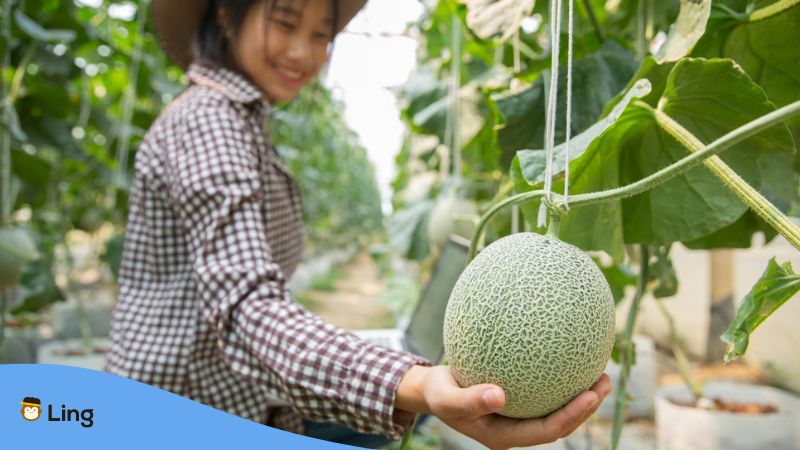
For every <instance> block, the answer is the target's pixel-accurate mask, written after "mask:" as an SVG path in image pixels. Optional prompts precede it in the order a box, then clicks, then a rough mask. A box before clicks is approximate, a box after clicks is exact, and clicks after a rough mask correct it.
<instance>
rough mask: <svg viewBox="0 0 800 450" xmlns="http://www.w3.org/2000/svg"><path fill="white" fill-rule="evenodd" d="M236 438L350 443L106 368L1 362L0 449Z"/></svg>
mask: <svg viewBox="0 0 800 450" xmlns="http://www.w3.org/2000/svg"><path fill="white" fill-rule="evenodd" d="M26 397H32V398H35V399H37V400H39V401H40V403H41V407H42V408H41V410H42V415H41V416H40V417H39V418H38V419H37V420H35V421H27V420H25V419H24V418H23V415H22V413H21V411H22V408H23V405H21V404H20V403H21V402H23V400H25V398H26ZM26 402H27V400H26ZM88 409H91V410H92V411H91V412H86V410H88ZM51 419H57V420H51ZM62 419H65V420H62ZM87 425H90V426H87ZM237 444H241V445H247V447H246V448H248V449H280V450H284V449H287V450H292V449H303V450H307V449H311V450H317V449H326V450H327V449H331V450H338V449H354V448H356V447H351V446H349V445H342V444H334V443H331V442H327V441H322V440H318V439H313V438H309V437H306V436H300V435H296V434H293V433H288V432H285V431H282V430H278V429H275V428H270V427H267V426H264V425H261V424H258V423H255V422H251V421H249V420H245V419H242V418H241V417H237V416H234V415H232V414H228V413H225V412H223V411H220V410H217V409H214V408H211V407H208V406H205V405H203V404H201V403H197V402H194V401H191V400H189V399H186V398H184V397H181V396H178V395H175V394H172V393H170V392H167V391H164V390H161V389H158V388H155V387H153V386H149V385H147V384H144V383H140V382H137V381H133V380H130V379H127V378H123V377H119V376H117V375H112V374H109V373H105V372H99V371H95V370H89V369H82V368H78V367H67V366H55V365H46V364H8V365H0V447H2V448H17V446H23V445H24V446H25V447H26V448H27V447H32V448H58V449H73V448H74V449H95V448H97V449H104V450H105V449H109V448H113V449H126V448H135V449H148V450H149V449H162V448H170V449H184V448H191V449H199V448H214V449H216V450H219V449H223V448H237V447H236V446H237ZM241 448H245V447H241Z"/></svg>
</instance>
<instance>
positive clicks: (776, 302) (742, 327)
mask: <svg viewBox="0 0 800 450" xmlns="http://www.w3.org/2000/svg"><path fill="white" fill-rule="evenodd" d="M798 291H800V275H797V274H795V273H794V271H793V270H792V265H791V263H788V262H787V263H785V264H778V263H777V262H775V258H772V259H771V260H770V261H769V264H768V265H767V269H766V270H765V271H764V274H763V275H761V278H760V279H759V280H758V282H756V284H755V286H753V288H752V289H751V290H750V292H748V293H747V296H745V298H744V300H743V302H742V304H741V306H739V309H738V310H737V311H736V317H735V318H734V319H733V322H732V323H731V324H730V326H729V327H728V329H727V330H726V331H725V333H724V334H723V335H722V336H721V338H722V341H723V342H725V343H727V344H728V349H727V352H726V353H725V361H726V362H729V361H733V360H735V359H737V358H739V357H740V356H742V355H744V353H745V352H746V351H747V346H748V344H749V343H750V334H752V333H753V332H754V331H755V330H756V328H758V326H759V325H761V323H762V322H764V321H765V320H766V319H767V318H768V317H769V316H770V315H772V314H773V313H774V312H775V310H777V309H778V308H779V307H780V306H781V305H783V304H784V303H786V302H787V301H788V300H789V299H790V298H792V297H793V296H794V295H795V294H797V292H798Z"/></svg>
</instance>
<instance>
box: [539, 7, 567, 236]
mask: <svg viewBox="0 0 800 450" xmlns="http://www.w3.org/2000/svg"><path fill="white" fill-rule="evenodd" d="M561 7H562V4H561V0H551V1H550V18H551V20H550V58H551V64H550V65H551V68H550V89H549V92H548V94H547V110H546V112H545V137H544V138H545V143H544V144H545V153H546V155H547V163H546V166H545V178H544V192H545V198H546V199H547V201H550V200H551V199H552V188H553V147H554V146H555V134H556V112H557V104H558V102H557V98H556V97H557V95H558V58H559V49H560V42H559V41H560V37H561ZM546 215H547V213H546V208H545V205H544V203H542V204H541V206H540V207H539V218H538V225H539V227H544V226H545V224H546V221H547V220H546Z"/></svg>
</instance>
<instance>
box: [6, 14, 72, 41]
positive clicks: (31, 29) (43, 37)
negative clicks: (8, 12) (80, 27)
mask: <svg viewBox="0 0 800 450" xmlns="http://www.w3.org/2000/svg"><path fill="white" fill-rule="evenodd" d="M14 20H15V23H16V24H17V26H19V28H20V29H21V30H22V31H24V32H25V34H27V35H28V36H30V37H32V38H33V39H35V40H37V41H43V42H64V43H69V42H72V41H74V40H75V38H76V37H77V34H76V33H75V31H74V30H48V29H45V28H44V27H42V26H41V25H39V24H38V23H36V21H34V20H33V19H31V18H30V17H28V16H26V15H25V13H23V12H22V11H21V10H19V9H18V10H16V11H14Z"/></svg>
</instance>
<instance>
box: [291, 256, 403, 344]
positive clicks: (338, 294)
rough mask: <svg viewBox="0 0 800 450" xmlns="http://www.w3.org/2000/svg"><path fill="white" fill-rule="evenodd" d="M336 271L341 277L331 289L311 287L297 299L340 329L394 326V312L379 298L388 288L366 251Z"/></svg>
mask: <svg viewBox="0 0 800 450" xmlns="http://www.w3.org/2000/svg"><path fill="white" fill-rule="evenodd" d="M336 272H337V273H338V274H339V277H338V279H336V281H335V282H334V283H333V286H332V289H330V290H328V289H326V290H319V289H317V290H314V289H312V290H310V291H306V292H303V293H301V294H299V295H298V300H299V301H300V302H301V303H303V304H304V305H305V306H306V307H307V308H308V309H310V310H312V311H314V312H315V313H317V314H319V315H320V316H321V317H322V318H323V319H325V320H326V321H328V322H330V323H332V324H334V325H336V326H338V327H340V328H345V329H349V330H356V329H367V328H391V327H393V326H394V324H395V319H394V315H393V314H392V311H391V310H390V309H389V308H388V307H386V306H385V305H383V304H382V303H381V302H380V301H379V300H378V296H379V295H380V294H381V293H382V292H383V291H384V290H386V282H385V281H384V280H382V279H381V277H380V271H379V270H378V266H377V265H376V264H375V261H374V260H373V259H372V258H371V257H370V256H369V255H368V254H367V253H359V254H357V255H356V256H355V257H354V258H353V259H352V260H351V261H350V262H348V263H346V264H345V265H343V266H341V267H339V268H337V269H336Z"/></svg>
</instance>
